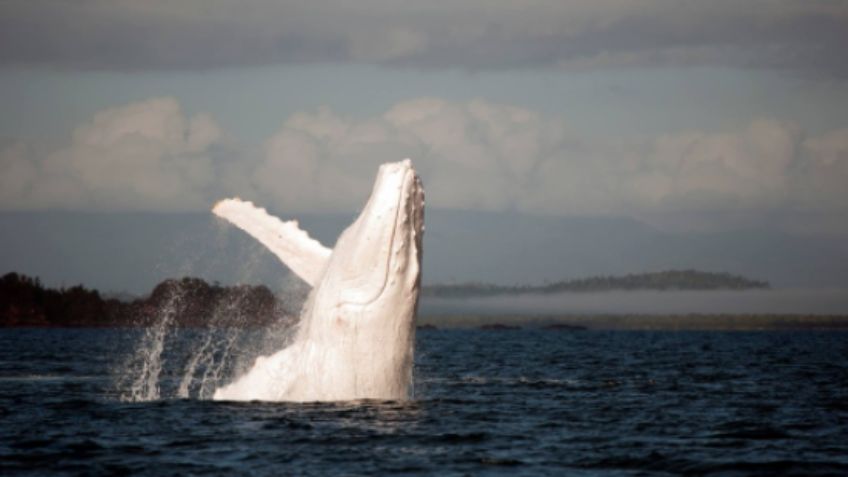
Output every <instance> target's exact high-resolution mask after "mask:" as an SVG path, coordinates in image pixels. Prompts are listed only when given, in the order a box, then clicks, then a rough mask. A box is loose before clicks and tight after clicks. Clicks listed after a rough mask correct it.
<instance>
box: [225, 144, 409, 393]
mask: <svg viewBox="0 0 848 477" xmlns="http://www.w3.org/2000/svg"><path fill="white" fill-rule="evenodd" d="M213 212H214V213H215V214H216V215H218V216H220V217H222V218H224V219H226V220H228V221H229V222H231V223H233V224H234V225H236V226H238V227H239V228H241V229H242V230H244V231H245V232H247V233H248V234H250V235H251V236H253V237H254V238H256V239H257V240H259V241H260V242H261V243H262V244H263V245H265V246H266V247H268V249H270V250H271V251H272V252H273V253H274V254H275V255H276V256H277V257H278V258H280V260H282V261H283V262H284V263H285V264H286V265H287V266H288V267H289V268H290V269H291V270H292V271H293V272H294V273H296V274H297V275H298V276H300V277H301V278H302V279H303V280H304V281H305V282H306V283H308V284H309V285H311V286H312V290H311V292H310V294H309V297H308V298H307V300H306V302H305V304H304V307H303V310H302V312H301V319H300V322H299V325H298V328H297V330H296V331H295V334H294V338H293V340H292V342H291V344H290V345H289V346H287V347H285V348H283V349H282V350H280V351H278V352H276V353H275V354H273V355H271V356H264V357H260V358H258V359H257V360H256V362H255V363H254V365H253V367H252V368H251V369H250V370H249V371H247V372H246V373H245V374H244V375H242V376H240V377H238V378H237V379H236V380H235V381H233V382H232V383H230V384H228V385H226V386H223V387H220V388H218V389H217V390H216V391H215V394H214V396H213V399H216V400H238V401H247V400H262V401H344V400H355V399H380V400H402V399H406V398H408V397H409V394H410V388H411V384H412V362H413V353H414V342H415V316H416V312H417V308H418V295H419V290H420V285H421V257H422V248H421V246H422V233H423V231H424V189H423V187H422V185H421V180H420V179H419V178H418V175H417V174H416V173H415V171H414V170H413V168H412V163H411V161H410V160H409V159H406V160H403V161H400V162H395V163H389V164H383V165H382V166H380V169H379V171H378V173H377V179H376V181H375V184H374V189H373V191H372V193H371V197H370V198H369V199H368V202H367V203H366V205H365V208H364V209H363V210H362V212H361V213H360V215H359V217H358V218H357V219H356V220H355V221H354V222H353V224H351V225H350V226H349V227H348V228H347V229H345V231H344V232H342V234H341V235H340V236H339V239H338V241H337V242H336V245H335V247H334V248H333V249H332V250H330V249H328V248H326V247H325V246H323V245H322V244H321V243H319V242H318V241H316V240H314V239H312V238H310V237H309V235H308V234H307V233H306V232H304V231H302V230H301V229H300V228H299V226H298V223H297V222H295V221H289V222H283V221H281V220H279V219H277V218H276V217H273V216H271V215H269V214H268V213H267V212H266V211H265V210H264V209H260V208H258V207H256V206H254V205H253V204H252V203H250V202H246V201H242V200H239V199H226V200H223V201H221V202H219V203H218V204H216V205H215V207H214V208H213Z"/></svg>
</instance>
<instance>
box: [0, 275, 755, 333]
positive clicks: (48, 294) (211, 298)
mask: <svg viewBox="0 0 848 477" xmlns="http://www.w3.org/2000/svg"><path fill="white" fill-rule="evenodd" d="M768 287H769V284H768V283H767V282H762V281H757V280H750V279H747V278H744V277H740V276H736V275H731V274H729V273H709V272H701V271H696V270H670V271H664V272H655V273H642V274H633V275H625V276H619V277H592V278H585V279H580V280H570V281H561V282H556V283H551V284H545V285H541V286H501V285H491V284H474V283H470V284H455V285H429V286H425V287H423V290H422V294H423V296H425V297H440V298H465V297H473V296H493V295H510V294H522V293H541V294H545V293H559V292H588V291H611V290H672V289H673V290H718V289H733V290H744V289H756V288H768ZM303 298H304V297H294V298H293V299H291V300H286V299H282V298H281V297H279V296H277V295H275V294H274V293H273V292H271V290H270V289H268V287H266V286H264V285H233V286H222V285H219V284H218V283H212V284H210V283H207V282H206V281H204V280H202V279H200V278H192V277H185V278H181V279H168V280H165V281H163V282H161V283H159V284H158V285H156V286H155V287H154V288H153V290H152V291H151V293H150V295H148V296H146V297H142V298H135V299H131V300H118V299H115V298H108V297H104V296H102V295H101V294H100V292H98V291H97V290H93V289H89V288H86V287H84V286H82V285H75V286H71V287H67V288H66V287H61V288H58V289H54V288H49V287H46V286H44V285H43V284H42V283H41V281H40V280H39V279H38V278H33V277H29V276H26V275H22V274H18V273H14V272H12V273H7V274H6V275H4V276H3V277H2V278H0V327H4V326H5V327H12V326H37V327H52V326H149V325H151V324H153V323H156V322H158V321H159V320H162V319H167V320H170V321H171V323H173V324H174V325H175V326H192V327H204V326H267V325H269V324H271V323H275V322H278V321H279V320H280V319H292V317H293V316H296V315H297V313H298V312H299V309H300V303H301V302H302V299H303Z"/></svg>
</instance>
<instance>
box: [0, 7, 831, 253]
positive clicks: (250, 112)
mask: <svg viewBox="0 0 848 477" xmlns="http://www.w3.org/2000/svg"><path fill="white" fill-rule="evenodd" d="M845 45H848V3H846V2H843V1H838V0H797V1H795V0H745V1H738V0H733V1H724V0H714V1H709V2H707V1H695V0H674V1H671V0H639V1H633V0H626V1H625V0H565V1H563V0H556V1H544V0H538V1H527V2H514V1H498V0H494V1H482V0H460V1H451V2H444V1H432V2H407V1H391V2H389V1H384V0H368V1H361V2H344V1H325V2H300V1H285V0H284V1H276V0H275V1H271V0H242V1H233V0H178V1H158V0H150V1H144V2H139V1H132V0H109V1H100V0H73V1H55V0H4V1H3V2H0V111H2V113H0V211H3V212H39V211H56V210H64V211H72V212H110V213H113V212H114V213H129V212H156V213H159V212H161V213H175V212H202V211H206V210H208V209H209V207H210V205H211V204H213V203H214V202H215V201H216V200H218V199H220V198H222V197H226V196H232V195H237V196H240V197H243V198H247V199H251V200H254V201H256V202H258V203H261V204H262V205H264V206H266V207H268V208H269V209H270V210H272V211H274V212H276V213H279V214H281V215H283V216H291V215H296V214H298V213H339V212H350V211H356V210H357V209H358V208H359V207H360V206H361V204H362V203H363V202H364V199H365V198H366V197H367V195H368V193H369V191H370V187H371V182H372V180H373V177H374V174H375V171H376V167H377V165H379V164H380V163H383V162H388V161H394V160H399V159H402V158H406V157H409V158H412V160H413V163H414V165H415V167H416V169H417V170H418V171H419V172H420V174H421V176H422V178H423V180H424V183H425V187H426V191H427V204H428V207H435V208H440V209H459V210H470V211H484V212H509V213H512V212H516V213H524V214H537V215H544V216H554V217H574V216H578V217H582V216H591V217H626V218H632V219H636V220H639V221H643V222H645V223H649V224H652V225H653V226H657V227H661V228H663V229H669V230H680V231H685V232H690V231H693V230H696V231H697V230H706V231H728V230H734V229H738V228H740V227H746V226H751V225H752V224H755V225H758V226H766V227H772V228H775V229H779V230H783V231H787V232H791V233H794V234H802V235H807V236H824V235H827V236H840V237H842V236H848V187H846V185H845V184H848V55H846V53H845Z"/></svg>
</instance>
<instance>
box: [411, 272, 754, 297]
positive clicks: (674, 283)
mask: <svg viewBox="0 0 848 477" xmlns="http://www.w3.org/2000/svg"><path fill="white" fill-rule="evenodd" d="M767 288H770V285H769V283H768V282H766V281H760V280H754V279H750V278H746V277H742V276H739V275H733V274H730V273H724V272H722V273H715V272H704V271H699V270H691V269H690V270H665V271H661V272H649V273H636V274H629V275H624V276H599V277H590V278H581V279H577V280H565V281H559V282H555V283H549V284H544V285H537V286H532V285H515V286H504V285H494V284H491V283H461V284H454V285H447V284H439V285H427V286H424V287H423V289H422V294H423V296H425V297H436V298H470V297H485V296H496V295H522V294H552V293H562V292H603V291H614V290H753V289H767Z"/></svg>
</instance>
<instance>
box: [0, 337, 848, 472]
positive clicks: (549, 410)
mask: <svg viewBox="0 0 848 477" xmlns="http://www.w3.org/2000/svg"><path fill="white" fill-rule="evenodd" d="M175 333H176V334H177V337H178V338H179V336H180V335H181V334H182V333H185V334H191V333H196V332H175ZM846 338H848V334H844V333H823V332H803V333H778V332H762V333H716V332H700V333H682V332H600V331H587V332H561V331H542V330H522V331H478V330H435V331H432V330H427V331H421V332H419V334H418V353H417V357H416V380H415V382H416V388H415V399H413V400H411V401H408V402H356V403H329V404H287V403H220V402H212V401H206V400H200V399H178V398H175V397H171V396H170V395H169V394H170V393H172V391H169V389H172V388H174V387H176V384H173V383H172V382H177V381H179V379H180V377H181V375H182V372H183V369H184V365H185V363H184V362H181V361H180V359H181V358H180V357H181V356H182V355H181V354H180V353H173V354H169V355H167V356H165V360H164V361H163V363H162V365H163V373H162V386H163V388H162V394H163V396H164V397H163V398H162V399H159V400H154V401H149V402H122V401H121V400H120V399H119V398H120V396H121V395H122V393H123V392H125V391H126V390H123V389H120V384H119V383H120V382H121V381H122V380H121V379H116V378H120V376H116V374H118V373H120V372H121V368H120V367H121V363H124V362H125V361H126V360H125V358H126V356H127V354H128V353H129V352H130V351H131V350H132V348H133V346H134V345H135V344H136V343H138V341H139V332H138V331H133V330H62V329H48V330H10V329H6V330H0V474H3V475H14V474H17V473H21V474H32V475H49V474H63V475H68V474H70V475H75V474H79V475H91V474H134V475H135V474H138V475H153V476H162V475H187V474H196V475H233V474H236V473H238V474H250V475H281V474H282V475H285V474H301V475H327V474H331V473H332V474H338V473H342V472H343V473H346V474H351V475H371V474H381V473H399V474H439V475H463V474H466V473H472V474H478V473H484V474H504V475H506V474H508V475H515V474H519V475H520V474H526V475H538V474H568V475H630V474H633V475H676V474H681V473H684V474H696V475H699V474H700V475H711V474H716V475H774V474H796V475H846V474H848V339H846ZM184 341H185V342H190V340H188V339H185V340H184ZM174 342H176V343H179V342H180V340H179V339H177V340H175V341H174ZM169 382H171V384H169ZM169 385H170V386H171V388H169Z"/></svg>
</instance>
